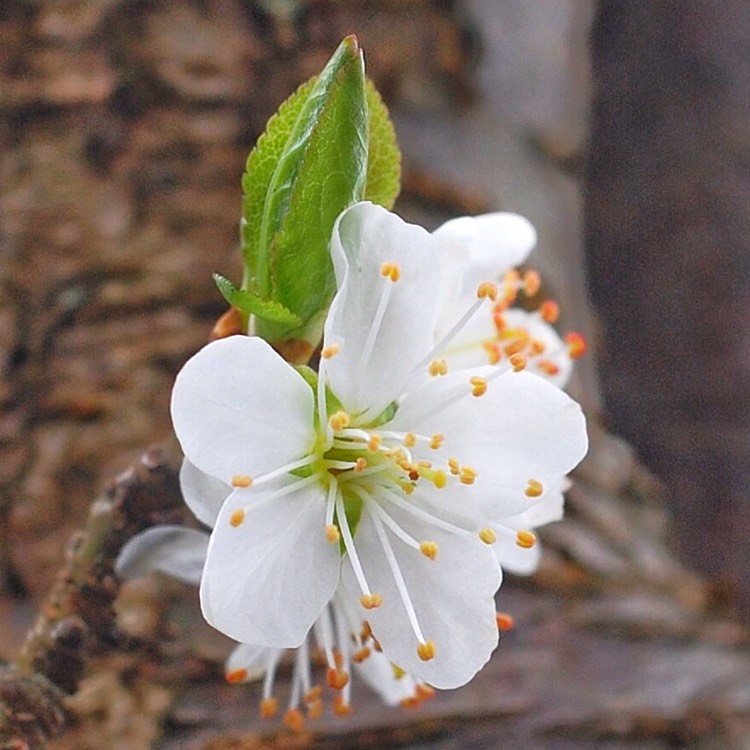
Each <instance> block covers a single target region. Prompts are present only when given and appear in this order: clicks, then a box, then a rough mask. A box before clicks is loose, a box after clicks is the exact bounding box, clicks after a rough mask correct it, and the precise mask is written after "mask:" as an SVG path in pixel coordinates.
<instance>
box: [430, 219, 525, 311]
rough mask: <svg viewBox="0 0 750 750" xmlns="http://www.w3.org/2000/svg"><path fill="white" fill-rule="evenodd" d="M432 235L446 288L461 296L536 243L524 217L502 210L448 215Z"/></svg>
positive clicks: (511, 264) (493, 276)
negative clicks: (447, 218)
mask: <svg viewBox="0 0 750 750" xmlns="http://www.w3.org/2000/svg"><path fill="white" fill-rule="evenodd" d="M433 237H434V238H435V239H436V240H437V242H438V245H439V246H440V251H441V263H444V264H445V265H444V266H443V269H444V278H445V279H446V280H447V282H448V283H447V285H446V292H447V293H448V294H450V290H451V287H452V289H453V290H454V292H457V293H458V294H459V295H461V296H463V295H467V294H468V295H473V294H474V291H475V290H476V288H477V285H478V284H480V283H481V282H483V281H492V280H494V279H497V278H498V277H500V276H502V275H504V274H505V273H506V272H507V271H509V270H510V269H511V268H514V267H515V266H518V265H520V264H521V263H523V262H524V261H525V260H526V258H527V257H528V256H529V253H530V252H531V251H532V249H533V248H534V245H536V229H534V226H533V225H532V224H531V223H530V222H529V221H528V219H525V218H524V217H523V216H519V215H518V214H513V213H504V212H498V213H491V214H482V215H481V216H462V217H460V218H458V219H452V220H451V221H448V222H446V223H445V224H443V225H442V226H441V227H438V228H437V229H436V230H435V231H434V232H433ZM451 281H452V282H454V283H451ZM455 282H458V287H456V286H455Z"/></svg>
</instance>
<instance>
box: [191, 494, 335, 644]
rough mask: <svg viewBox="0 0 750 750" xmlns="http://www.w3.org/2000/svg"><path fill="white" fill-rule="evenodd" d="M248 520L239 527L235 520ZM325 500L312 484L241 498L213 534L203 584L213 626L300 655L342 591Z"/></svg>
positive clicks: (232, 500) (227, 506)
mask: <svg viewBox="0 0 750 750" xmlns="http://www.w3.org/2000/svg"><path fill="white" fill-rule="evenodd" d="M240 509H241V510H243V511H244V513H245V516H244V521H243V522H242V523H240V524H239V525H237V526H233V525H232V524H231V523H230V519H231V518H232V516H233V514H234V513H235V511H237V510H240ZM324 529H325V495H324V492H323V490H322V489H321V488H320V486H319V485H317V484H315V485H308V486H307V487H304V488H303V489H300V490H296V491H294V492H292V493H290V494H287V495H285V496H283V497H275V496H274V492H273V488H271V487H268V488H265V487H264V488H263V489H262V490H261V489H260V488H258V489H257V490H255V489H250V490H244V491H238V492H235V493H234V494H232V495H231V496H230V497H229V499H228V500H227V501H226V502H225V503H224V506H223V508H222V510H221V512H220V513H219V517H218V519H217V521H216V527H215V528H214V531H213V533H212V534H211V542H210V544H209V547H208V559H207V561H206V567H205V569H204V574H203V580H202V581H201V605H202V608H203V614H204V616H205V618H206V620H208V622H209V623H210V624H211V625H213V626H214V627H215V628H216V629H217V630H220V631H221V632H223V633H225V634H226V635H228V636H230V637H231V638H234V639H235V640H237V641H240V642H243V643H257V644H259V645H262V646H273V647H280V648H294V647H296V646H299V645H300V643H302V641H303V640H304V639H305V637H306V635H307V632H308V631H309V629H310V628H311V627H312V624H313V622H314V621H315V620H316V618H317V617H318V616H319V615H320V613H321V611H322V610H323V608H324V607H325V606H326V604H327V603H328V601H329V600H330V598H331V597H332V596H333V593H334V591H335V589H336V585H337V583H338V578H339V568H340V562H341V556H340V553H339V549H338V546H337V545H335V544H330V543H329V542H328V541H327V540H326V536H325V530H324Z"/></svg>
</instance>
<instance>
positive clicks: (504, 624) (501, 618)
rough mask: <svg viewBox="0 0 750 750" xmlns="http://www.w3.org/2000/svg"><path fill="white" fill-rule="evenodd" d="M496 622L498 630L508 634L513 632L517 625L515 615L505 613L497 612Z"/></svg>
mask: <svg viewBox="0 0 750 750" xmlns="http://www.w3.org/2000/svg"><path fill="white" fill-rule="evenodd" d="M495 622H496V623H497V629H498V630H501V631H502V632H503V633H506V632H507V631H508V630H513V628H514V627H515V625H516V621H515V620H514V619H513V615H509V614H506V613H505V612H496V613H495Z"/></svg>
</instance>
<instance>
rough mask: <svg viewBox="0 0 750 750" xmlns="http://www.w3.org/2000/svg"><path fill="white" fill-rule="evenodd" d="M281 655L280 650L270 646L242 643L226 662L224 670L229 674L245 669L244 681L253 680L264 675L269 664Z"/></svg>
mask: <svg viewBox="0 0 750 750" xmlns="http://www.w3.org/2000/svg"><path fill="white" fill-rule="evenodd" d="M280 656H281V653H280V650H279V649H276V648H268V646H255V645H253V644H250V643H240V645H239V646H237V647H236V648H235V649H234V650H233V651H232V653H231V654H229V657H228V658H227V660H226V662H225V663H224V671H225V672H226V673H227V674H232V673H238V672H239V670H244V671H245V672H246V673H247V674H246V675H245V677H244V679H243V680H242V682H252V681H253V680H257V679H258V678H260V677H262V676H263V675H264V674H265V673H266V671H267V669H268V666H269V664H274V663H276V662H277V661H278V660H279V658H280Z"/></svg>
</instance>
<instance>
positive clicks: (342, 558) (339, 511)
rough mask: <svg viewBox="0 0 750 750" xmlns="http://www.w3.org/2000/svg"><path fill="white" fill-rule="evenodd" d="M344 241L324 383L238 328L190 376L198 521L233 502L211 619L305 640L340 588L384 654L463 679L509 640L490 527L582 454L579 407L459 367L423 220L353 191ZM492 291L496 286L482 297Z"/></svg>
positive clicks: (541, 385) (208, 570)
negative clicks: (451, 355)
mask: <svg viewBox="0 0 750 750" xmlns="http://www.w3.org/2000/svg"><path fill="white" fill-rule="evenodd" d="M331 253H332V259H333V264H334V270H335V274H336V281H337V287H338V291H337V294H336V296H335V298H334V300H333V303H332V305H331V308H330V311H329V314H328V318H327V320H326V325H325V338H324V345H323V350H322V358H321V364H320V368H319V373H318V376H317V379H316V378H315V376H314V374H313V373H311V372H308V373H307V374H304V372H303V371H300V370H297V369H295V368H293V367H291V366H290V365H289V364H287V363H286V362H284V361H283V360H282V359H281V358H280V357H279V356H278V355H277V354H276V353H275V352H274V351H273V350H272V349H271V347H270V346H269V345H268V344H267V343H266V342H264V341H262V340H260V339H256V338H248V337H244V336H235V337H231V338H228V339H223V340H219V341H215V342H213V343H211V344H209V345H208V346H207V347H205V348H204V349H203V350H201V351H200V352H199V353H198V354H197V355H195V356H194V357H193V358H192V359H191V360H190V361H189V362H188V363H187V364H186V365H185V367H184V368H183V370H182V371H181V372H180V374H179V375H178V377H177V381H176V383H175V388H174V393H173V398H172V416H173V421H174V426H175V431H176V433H177V437H178V438H179V440H180V442H181V444H182V448H183V451H184V453H185V456H186V459H187V462H188V463H187V464H186V468H185V469H184V470H183V490H184V492H185V495H186V500H187V501H188V503H189V504H190V506H191V508H192V509H193V510H194V512H195V513H196V515H197V516H198V517H199V518H201V519H203V520H207V519H210V518H212V517H213V516H214V515H215V511H216V508H217V506H218V505H219V504H220V509H219V512H218V516H217V517H216V520H215V524H214V530H213V532H212V534H211V539H210V542H209V545H208V550H207V559H206V564H205V567H204V570H203V576H202V581H201V591H200V593H201V604H202V608H203V613H204V616H205V617H206V619H207V620H208V622H209V623H211V624H212V625H213V626H214V627H216V628H217V629H218V630H221V631H222V632H224V633H226V634H227V635H229V636H231V637H232V638H234V639H235V640H238V641H240V642H243V643H255V644H258V645H260V646H264V647H268V648H288V647H297V646H300V645H301V644H302V643H303V642H305V640H306V638H307V636H308V632H309V631H310V628H311V627H312V626H313V624H314V623H315V622H316V621H318V620H319V618H320V617H321V616H322V614H323V612H324V610H325V609H326V608H327V607H328V606H329V603H330V602H331V601H332V600H333V599H334V596H335V597H336V600H337V601H338V602H339V603H340V604H339V606H340V607H341V608H344V609H346V611H347V612H351V615H350V616H349V619H350V620H352V619H357V618H359V619H360V620H361V622H362V623H366V626H364V625H363V626H364V627H366V628H368V629H369V630H370V631H371V632H372V633H373V634H374V637H375V638H376V639H377V641H378V642H379V644H381V646H382V649H383V653H384V654H385V656H386V657H387V659H388V660H389V661H390V662H392V663H395V664H397V665H399V667H400V668H403V669H404V670H405V671H407V672H409V673H411V674H413V675H414V677H415V678H416V679H418V680H420V681H424V682H426V683H428V684H430V685H433V686H435V687H440V688H450V687H456V686H458V685H462V684H464V683H465V682H467V681H468V680H469V679H470V678H471V677H472V676H473V675H474V674H475V673H476V672H477V671H478V670H479V669H480V668H481V667H482V665H483V664H484V663H485V662H486V661H487V659H488V658H489V656H490V654H491V652H492V650H493V649H494V647H495V645H496V643H497V626H496V621H495V605H494V594H495V591H496V590H497V588H498V587H499V585H500V571H499V566H498V565H497V561H496V557H495V555H494V553H493V551H492V549H491V546H492V543H493V542H494V540H495V539H496V533H495V531H494V530H493V527H492V525H493V524H496V525H497V524H501V525H502V523H503V520H504V519H506V518H512V517H515V516H517V515H518V514H522V513H524V512H526V511H527V510H528V509H529V508H530V507H531V506H532V505H533V504H534V502H536V497H537V496H539V494H540V493H539V492H538V491H537V490H538V488H544V487H549V488H553V487H556V486H557V485H558V484H559V482H560V481H561V480H562V478H563V477H564V475H565V474H567V473H568V472H569V471H570V470H571V469H572V468H573V467H574V466H575V465H576V464H577V463H578V461H580V459H581V458H582V457H583V455H584V454H585V451H586V434H585V424H584V419H583V416H582V414H581V412H580V409H579V407H578V406H577V404H575V402H573V401H572V400H571V399H570V398H569V397H568V396H566V395H565V394H564V393H562V392H561V391H559V390H558V389H557V388H555V387H553V386H551V385H549V384H548V383H546V382H545V381H544V380H542V379H541V378H538V377H535V376H533V375H530V374H528V373H524V372H514V371H513V369H510V368H503V367H498V366H494V367H482V368H477V369H476V370H474V371H472V372H466V371H459V372H447V373H446V371H445V367H444V366H443V363H442V361H441V360H440V359H439V354H440V350H441V349H442V348H444V347H443V345H444V344H446V343H449V341H448V340H449V339H450V338H451V337H453V336H455V335H457V333H459V332H460V331H458V330H454V329H451V330H450V331H449V332H448V334H447V337H446V341H445V342H440V343H439V344H438V345H437V347H436V346H435V344H434V340H433V336H434V330H435V318H436V310H437V294H436V290H437V288H438V284H439V280H440V270H439V253H438V249H437V246H436V241H435V240H434V238H433V237H431V236H430V235H429V234H428V233H427V232H425V231H424V230H422V229H421V228H419V227H415V226H412V225H409V224H406V223H404V222H403V221H402V220H400V219H399V218H398V217H396V216H395V215H393V214H390V213H389V212H387V211H385V210H384V209H381V208H379V207H377V206H373V205H371V204H368V203H362V204H357V205H355V206H353V207H352V208H350V209H348V210H347V211H345V212H344V213H343V214H342V215H341V216H340V217H339V219H338V221H337V223H336V226H335V228H334V233H333V237H332V242H331ZM494 296H495V295H494V291H493V287H492V285H483V286H482V287H481V289H480V291H479V298H478V299H476V300H475V301H474V302H473V303H472V305H471V307H470V310H471V311H475V310H477V309H480V308H481V307H482V306H483V305H487V304H490V303H491V300H492V298H493V297H494ZM469 317H470V316H469ZM467 319H468V318H467ZM425 372H429V373H430V375H432V377H430V378H429V379H428V380H426V379H425V375H424V373H425ZM227 491H230V494H229V496H228V497H226V499H223V498H224V497H225V496H226V493H227ZM542 494H543V493H542Z"/></svg>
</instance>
